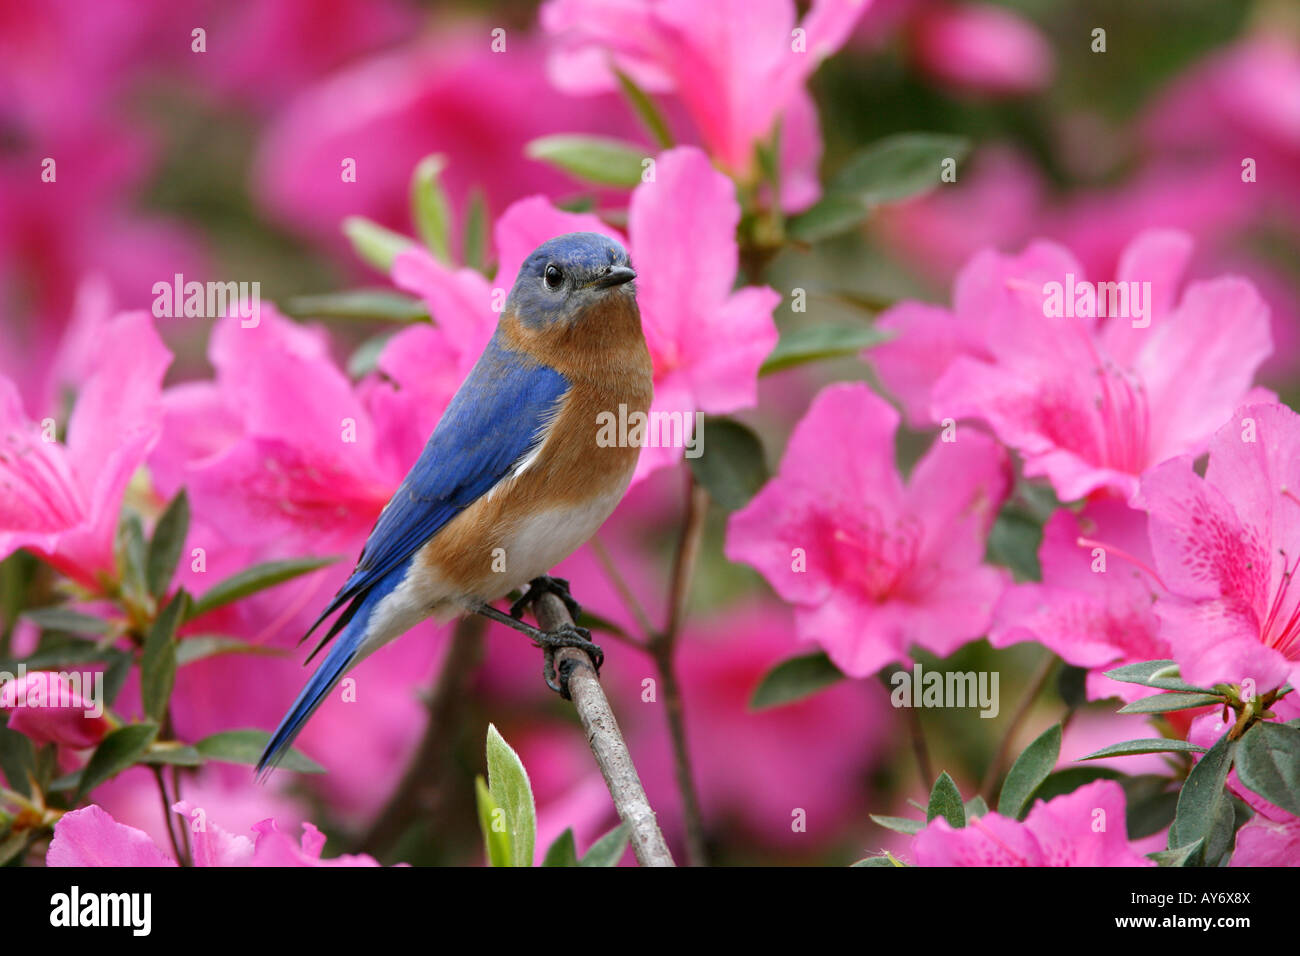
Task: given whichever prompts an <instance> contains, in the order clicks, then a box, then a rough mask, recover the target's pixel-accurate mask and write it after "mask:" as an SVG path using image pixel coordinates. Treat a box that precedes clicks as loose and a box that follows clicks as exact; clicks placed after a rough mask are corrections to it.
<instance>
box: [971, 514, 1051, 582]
mask: <svg viewBox="0 0 1300 956" xmlns="http://www.w3.org/2000/svg"><path fill="white" fill-rule="evenodd" d="M1042 540H1043V526H1042V523H1041V522H1039V521H1037V520H1035V519H1034V518H1033V517H1032V516H1031V515H1028V514H1026V513H1025V512H1024V511H1022V510H1020V509H1019V508H1017V507H1016V506H1015V505H1007V506H1005V507H1004V508H1002V510H1001V511H999V512H998V516H997V518H995V519H994V521H993V527H992V528H990V529H989V537H988V542H987V543H986V545H985V554H986V556H987V558H988V560H989V561H990V562H991V563H993V564H1000V565H1002V566H1003V567H1004V568H1010V569H1011V571H1012V573H1014V574H1015V577H1016V580H1017V581H1037V580H1039V579H1040V578H1041V577H1042V571H1041V569H1040V567H1039V564H1038V547H1039V545H1040V544H1041V543H1042Z"/></svg>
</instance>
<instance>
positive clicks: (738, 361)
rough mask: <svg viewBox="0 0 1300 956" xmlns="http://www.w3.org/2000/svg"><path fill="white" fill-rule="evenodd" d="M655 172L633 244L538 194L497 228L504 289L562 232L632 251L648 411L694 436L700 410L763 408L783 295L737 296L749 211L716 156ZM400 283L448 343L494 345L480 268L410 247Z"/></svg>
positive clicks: (759, 289)
mask: <svg viewBox="0 0 1300 956" xmlns="http://www.w3.org/2000/svg"><path fill="white" fill-rule="evenodd" d="M656 167H657V168H656V175H655V180H654V181H653V182H647V183H642V184H641V185H639V186H638V187H637V188H636V190H635V191H634V192H633V193H632V199H631V204H630V207H629V211H628V234H627V236H626V237H623V236H621V235H619V233H618V232H617V231H616V230H614V229H613V228H612V227H610V226H608V225H606V224H605V223H604V222H603V221H602V220H601V219H599V218H597V217H596V216H593V215H590V214H588V213H570V212H562V211H561V210H558V209H556V208H555V207H554V206H552V205H551V204H550V203H549V202H548V201H547V200H546V199H544V198H543V197H540V196H536V197H532V198H530V199H524V200H521V201H520V202H517V203H515V204H514V205H512V206H511V207H510V208H509V209H507V210H506V212H505V214H504V215H503V216H502V217H501V218H500V219H499V220H498V221H497V223H496V227H495V230H494V238H495V245H496V251H497V257H498V260H499V262H500V265H499V267H498V272H497V286H496V288H499V289H502V290H504V289H506V288H507V287H508V286H509V284H511V283H513V282H514V276H515V274H516V273H517V272H518V270H519V266H520V265H521V264H522V263H523V261H524V259H525V257H526V256H527V255H528V254H529V253H531V252H532V250H533V249H535V248H536V247H537V246H538V245H540V244H541V243H542V242H544V241H545V240H547V239H550V238H553V237H554V236H557V235H560V234H562V233H566V232H599V233H602V234H604V235H607V236H611V237H613V238H615V239H617V240H618V241H620V242H625V243H626V244H627V246H628V251H629V252H630V254H631V257H632V263H633V266H634V267H635V268H636V269H637V271H638V273H639V277H638V278H637V280H636V283H637V301H638V304H639V305H640V309H641V323H642V328H643V330H644V331H645V337H646V345H647V346H648V347H649V350H650V357H651V359H652V361H653V362H654V376H655V396H654V402H653V404H652V406H651V413H652V414H653V413H654V412H663V413H668V414H677V415H679V416H681V417H682V419H683V421H684V426H685V429H686V431H685V435H686V436H687V437H689V435H690V430H691V429H693V428H694V420H695V412H696V411H703V412H708V413H710V414H724V413H727V412H733V411H736V410H737V409H740V408H746V407H749V406H752V405H754V404H755V403H756V401H757V392H758V369H759V366H760V365H762V363H763V360H764V359H765V358H766V357H767V355H768V353H770V352H771V351H772V348H773V347H774V346H775V345H776V340H777V331H776V325H775V323H774V322H773V320H772V310H773V309H774V308H776V305H777V303H778V302H779V301H780V295H779V294H778V293H777V292H776V291H775V290H774V289H770V288H767V287H765V286H745V287H743V288H741V289H738V290H735V291H732V286H733V285H734V283H735V280H736V274H737V269H738V259H739V253H738V250H737V247H736V241H735V232H736V225H737V223H738V222H739V221H740V207H739V205H738V204H737V203H736V198H735V189H734V187H733V185H732V183H731V181H730V180H729V179H727V177H726V176H723V175H722V174H721V173H719V172H718V171H717V170H715V169H714V168H713V167H712V165H711V164H710V163H709V160H708V157H707V156H705V155H704V153H702V152H701V151H700V150H698V149H696V148H694V147H680V148H678V149H673V150H669V151H667V152H665V153H663V154H661V155H660V156H659V157H658V159H657V161H656ZM393 279H394V281H395V282H396V283H397V284H398V285H399V286H401V287H403V288H405V289H408V290H409V291H412V292H416V293H418V294H420V295H421V296H422V297H423V298H424V300H425V302H426V303H427V304H428V305H429V309H430V312H431V313H432V314H433V316H434V318H435V320H436V322H437V324H438V327H439V328H445V329H449V330H454V333H449V334H454V335H455V337H456V338H457V340H458V341H460V342H462V343H479V342H486V340H487V338H488V337H489V336H490V335H491V331H492V328H493V327H494V325H495V316H494V315H493V313H492V312H491V301H492V297H493V295H494V287H493V285H492V284H491V283H489V282H487V280H485V279H483V278H481V277H479V276H478V275H477V274H475V273H474V272H473V271H472V270H467V269H459V270H453V269H449V268H447V267H444V266H441V265H440V264H438V263H437V261H436V260H434V259H433V257H432V256H430V255H428V253H426V252H424V251H423V250H416V249H413V250H408V251H406V252H404V253H402V254H400V255H399V256H398V257H397V260H396V261H395V262H394V266H393ZM485 317H487V318H490V319H492V320H493V322H492V324H491V325H489V324H485V321H484V319H485ZM426 337H427V333H426ZM478 348H481V345H475V346H469V345H465V346H462V347H461V348H460V349H459V350H458V351H457V352H456V356H458V357H456V358H455V359H454V368H455V369H456V370H457V374H463V371H461V370H462V369H463V370H464V371H468V367H469V365H472V364H473V361H474V360H475V359H476V358H477V357H478V351H477V349H478ZM443 364H444V366H445V362H444V363H443ZM381 367H382V360H381ZM434 368H435V373H434V374H435V375H437V374H439V373H438V372H437V371H436V370H437V369H438V366H437V365H435V366H434ZM593 425H594V423H593ZM681 454H682V449H681V448H680V447H675V448H674V447H662V446H661V447H652V446H647V447H643V448H642V450H641V456H640V459H639V461H638V464H637V471H636V476H635V477H634V479H633V480H634V481H637V480H640V479H641V478H644V477H645V475H647V474H648V473H649V472H651V471H653V470H655V469H656V468H660V467H664V466H666V465H670V464H672V463H673V462H675V461H677V460H678V459H679V458H680V457H681Z"/></svg>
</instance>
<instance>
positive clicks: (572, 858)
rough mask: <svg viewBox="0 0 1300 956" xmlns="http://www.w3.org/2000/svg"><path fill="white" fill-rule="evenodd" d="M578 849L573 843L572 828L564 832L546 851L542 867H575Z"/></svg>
mask: <svg viewBox="0 0 1300 956" xmlns="http://www.w3.org/2000/svg"><path fill="white" fill-rule="evenodd" d="M577 865H578V847H577V844H576V843H574V841H573V828H572V827H570V828H569V829H567V830H565V831H564V832H563V833H561V834H560V835H559V836H558V837H556V838H555V842H554V843H552V844H551V845H550V847H548V848H547V850H546V856H545V857H543V858H542V866H577Z"/></svg>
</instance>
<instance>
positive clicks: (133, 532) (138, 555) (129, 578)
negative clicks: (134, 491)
mask: <svg viewBox="0 0 1300 956" xmlns="http://www.w3.org/2000/svg"><path fill="white" fill-rule="evenodd" d="M114 556H115V558H116V559H117V571H118V574H119V575H121V577H122V591H123V593H124V594H125V595H126V596H127V597H128V598H130V599H131V600H133V601H137V602H143V600H144V597H145V594H146V593H147V591H148V588H147V587H146V585H145V577H144V575H145V571H144V567H145V544H144V526H143V525H142V524H141V523H140V516H139V515H137V514H135V513H134V512H131V511H127V512H123V514H122V520H121V521H120V522H119V523H118V526H117V538H116V540H115V542H114Z"/></svg>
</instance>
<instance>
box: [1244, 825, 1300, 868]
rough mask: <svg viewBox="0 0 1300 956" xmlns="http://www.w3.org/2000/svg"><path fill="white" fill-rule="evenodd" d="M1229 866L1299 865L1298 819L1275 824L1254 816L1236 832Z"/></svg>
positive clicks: (1299, 837)
mask: <svg viewBox="0 0 1300 956" xmlns="http://www.w3.org/2000/svg"><path fill="white" fill-rule="evenodd" d="M1228 865H1229V866H1300V818H1295V817H1293V818H1292V819H1290V820H1287V821H1285V822H1281V823H1277V822H1274V821H1272V820H1266V819H1264V818H1263V817H1258V816H1257V817H1255V818H1254V819H1252V820H1250V822H1248V823H1247V824H1246V825H1245V826H1243V827H1242V828H1241V829H1240V830H1238V831H1237V845H1236V849H1234V850H1233V852H1232V862H1231V863H1229V864H1228Z"/></svg>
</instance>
